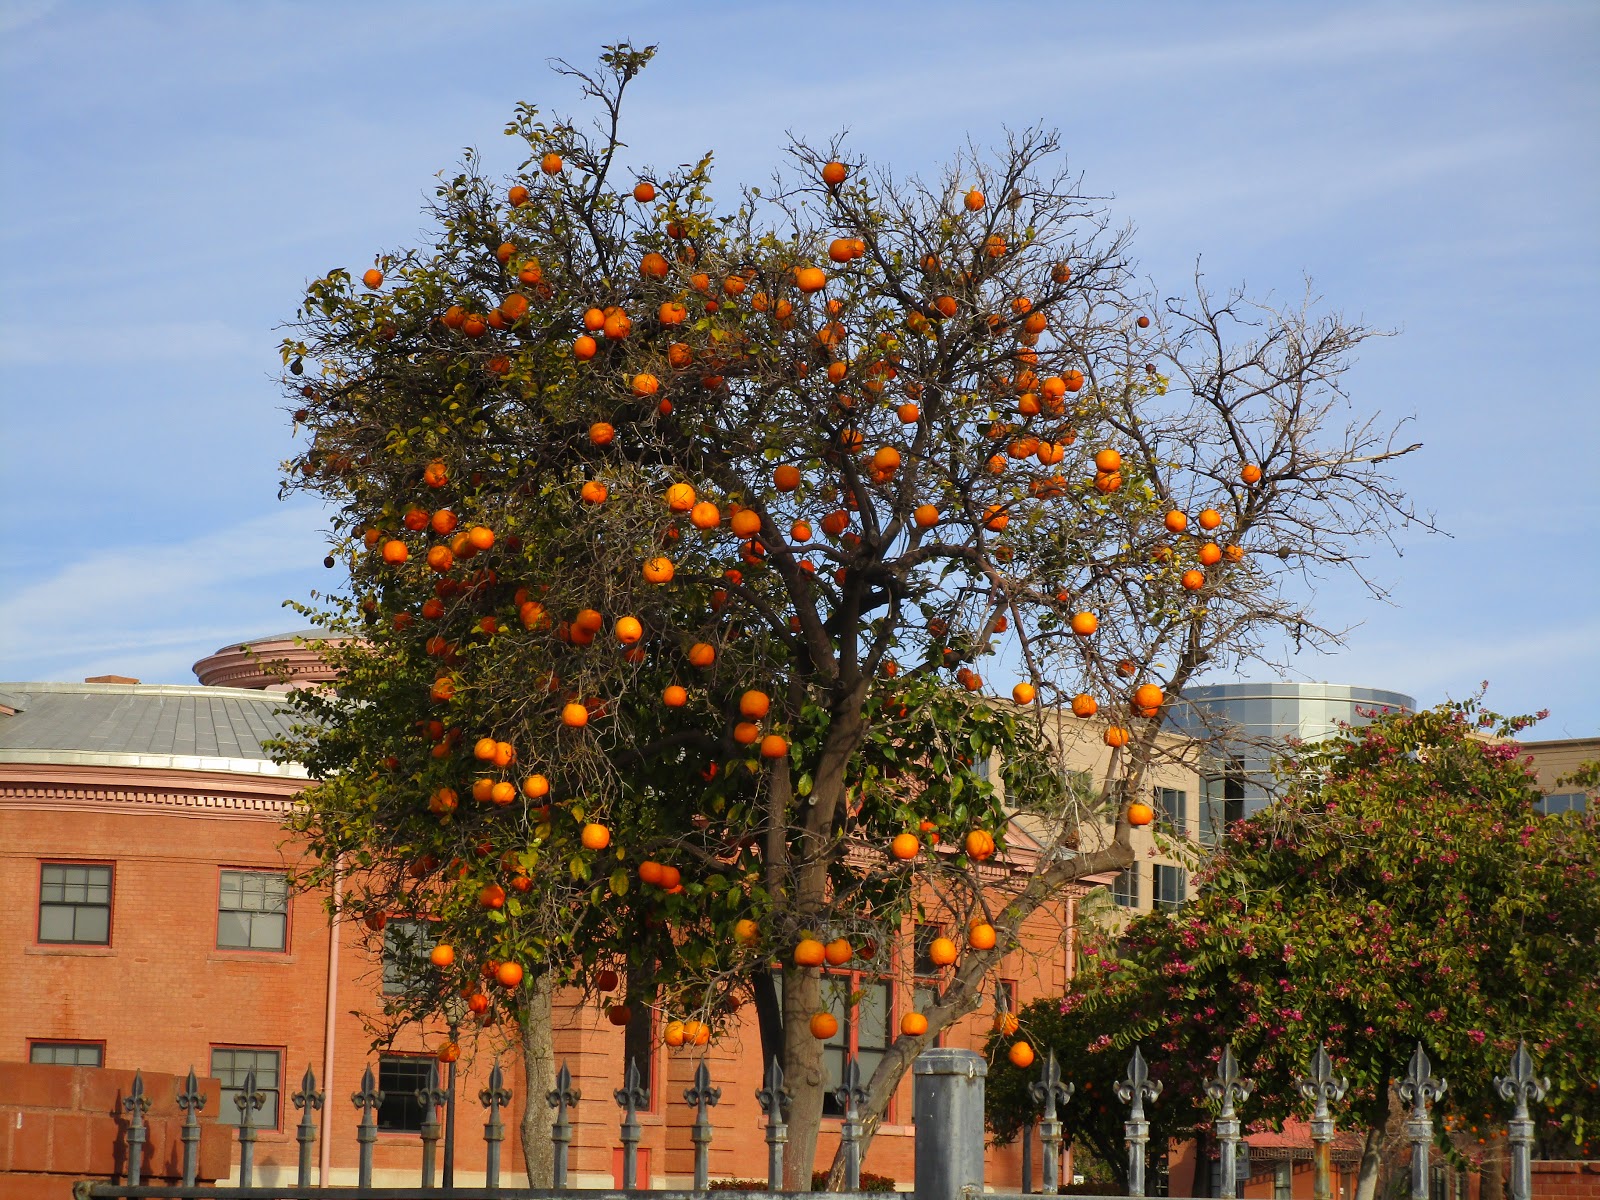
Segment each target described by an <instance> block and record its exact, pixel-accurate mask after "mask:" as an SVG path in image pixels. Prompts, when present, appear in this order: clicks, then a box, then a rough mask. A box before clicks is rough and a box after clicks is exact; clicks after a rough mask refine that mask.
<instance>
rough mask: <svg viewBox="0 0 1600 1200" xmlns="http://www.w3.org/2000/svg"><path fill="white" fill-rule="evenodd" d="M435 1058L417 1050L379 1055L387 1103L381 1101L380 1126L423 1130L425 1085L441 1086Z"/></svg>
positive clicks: (393, 1130)
mask: <svg viewBox="0 0 1600 1200" xmlns="http://www.w3.org/2000/svg"><path fill="white" fill-rule="evenodd" d="M437 1080H438V1073H437V1062H436V1060H435V1059H433V1058H431V1057H428V1056H425V1055H417V1054H382V1055H379V1056H378V1090H379V1091H380V1092H382V1093H383V1103H382V1104H380V1105H378V1128H379V1129H381V1130H383V1131H384V1132H386V1133H420V1132H421V1131H422V1115H423V1114H422V1101H420V1100H418V1099H417V1093H418V1092H419V1091H421V1090H422V1089H423V1088H432V1087H439V1086H440V1085H439V1083H438V1082H437Z"/></svg>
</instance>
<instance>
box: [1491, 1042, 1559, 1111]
mask: <svg viewBox="0 0 1600 1200" xmlns="http://www.w3.org/2000/svg"><path fill="white" fill-rule="evenodd" d="M1534 1070H1535V1068H1534V1065H1533V1056H1532V1055H1531V1054H1529V1053H1528V1047H1527V1044H1526V1043H1525V1042H1523V1041H1522V1040H1521V1039H1520V1038H1519V1039H1518V1041H1517V1051H1516V1053H1515V1054H1513V1055H1512V1056H1511V1070H1510V1071H1509V1072H1507V1073H1506V1074H1504V1075H1496V1076H1495V1079H1494V1088H1495V1091H1497V1092H1499V1093H1500V1098H1501V1099H1502V1100H1506V1101H1509V1102H1510V1103H1512V1104H1515V1105H1516V1106H1517V1108H1516V1116H1515V1118H1514V1119H1516V1120H1520V1121H1525V1120H1527V1119H1528V1105H1530V1104H1537V1103H1539V1101H1541V1100H1543V1099H1544V1097H1545V1093H1546V1092H1548V1091H1549V1090H1550V1077H1549V1076H1548V1075H1535V1074H1534Z"/></svg>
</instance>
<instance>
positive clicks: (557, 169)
mask: <svg viewBox="0 0 1600 1200" xmlns="http://www.w3.org/2000/svg"><path fill="white" fill-rule="evenodd" d="M539 170H541V171H543V172H544V173H545V174H546V175H559V174H560V173H561V155H559V154H557V153H556V152H555V151H553V150H552V151H551V152H550V153H548V154H546V155H545V156H544V157H543V158H541V159H540V160H539Z"/></svg>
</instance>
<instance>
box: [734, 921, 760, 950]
mask: <svg viewBox="0 0 1600 1200" xmlns="http://www.w3.org/2000/svg"><path fill="white" fill-rule="evenodd" d="M733 940H734V941H736V942H738V943H739V945H741V946H754V945H755V944H756V943H757V942H759V941H760V940H761V926H759V925H757V924H756V923H755V922H754V921H752V920H750V919H749V918H745V919H742V920H739V921H736V922H735V923H734V926H733Z"/></svg>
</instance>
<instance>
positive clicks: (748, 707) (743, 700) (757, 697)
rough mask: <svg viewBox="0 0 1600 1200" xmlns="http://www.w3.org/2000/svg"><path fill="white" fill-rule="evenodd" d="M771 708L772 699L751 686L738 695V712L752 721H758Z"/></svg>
mask: <svg viewBox="0 0 1600 1200" xmlns="http://www.w3.org/2000/svg"><path fill="white" fill-rule="evenodd" d="M771 708H772V700H771V698H770V697H769V696H768V695H767V694H766V693H765V692H761V691H757V690H755V689H754V688H751V689H750V690H749V691H748V692H746V693H745V694H744V695H742V696H740V697H739V712H740V713H741V714H743V715H744V716H747V717H749V718H750V719H751V720H752V721H759V720H760V719H761V718H762V717H764V716H766V715H767V713H768V712H769V711H770V710H771Z"/></svg>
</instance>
